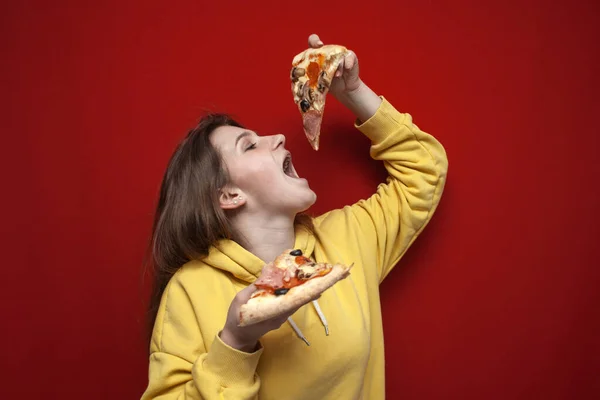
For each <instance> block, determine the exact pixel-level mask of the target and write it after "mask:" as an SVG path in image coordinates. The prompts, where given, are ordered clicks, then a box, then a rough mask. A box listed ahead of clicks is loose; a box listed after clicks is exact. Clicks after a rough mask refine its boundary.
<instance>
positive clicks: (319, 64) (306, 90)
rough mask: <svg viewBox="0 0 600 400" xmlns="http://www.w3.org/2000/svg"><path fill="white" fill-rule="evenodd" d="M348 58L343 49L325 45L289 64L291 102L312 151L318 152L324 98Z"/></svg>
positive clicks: (346, 50)
mask: <svg viewBox="0 0 600 400" xmlns="http://www.w3.org/2000/svg"><path fill="white" fill-rule="evenodd" d="M347 54H348V49H346V48H345V47H344V46H339V45H334V44H329V45H324V46H322V47H319V48H310V49H307V50H304V51H303V52H301V53H299V54H297V55H296V56H295V57H294V59H293V60H292V69H291V71H290V79H291V81H292V93H293V95H294V102H295V103H296V105H297V106H298V110H299V111H300V114H301V115H302V121H303V125H304V133H305V135H306V138H307V139H308V141H309V143H310V145H311V146H312V148H313V149H314V150H319V136H320V134H321V122H322V120H323V112H324V111H325V98H326V96H327V93H328V92H329V87H330V85H331V82H332V81H333V78H334V76H335V72H336V70H337V68H338V66H339V64H340V62H341V61H342V60H343V59H344V57H345V56H346V55H347Z"/></svg>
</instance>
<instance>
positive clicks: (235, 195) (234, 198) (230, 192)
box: [219, 187, 246, 210]
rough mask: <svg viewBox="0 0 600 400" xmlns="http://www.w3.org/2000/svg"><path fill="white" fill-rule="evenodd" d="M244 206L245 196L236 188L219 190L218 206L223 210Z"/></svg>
mask: <svg viewBox="0 0 600 400" xmlns="http://www.w3.org/2000/svg"><path fill="white" fill-rule="evenodd" d="M244 204H246V196H244V193H243V192H242V191H241V190H240V189H238V188H230V187H224V188H221V189H219V205H220V206H221V208H222V209H223V210H234V209H236V208H238V207H241V206H243V205H244Z"/></svg>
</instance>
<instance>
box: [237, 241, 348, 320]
mask: <svg viewBox="0 0 600 400" xmlns="http://www.w3.org/2000/svg"><path fill="white" fill-rule="evenodd" d="M351 268H352V265H350V266H349V267H347V266H345V265H342V264H327V263H316V262H314V261H312V260H311V259H309V258H307V257H304V256H303V255H302V252H301V251H300V250H286V251H285V252H284V253H282V254H281V255H280V256H279V257H277V258H276V259H275V260H274V261H273V262H271V263H269V264H266V265H265V266H264V267H263V270H262V272H261V274H260V276H259V277H258V279H257V280H256V281H255V282H254V285H255V286H256V288H257V290H256V291H255V292H254V293H253V294H252V296H251V297H250V299H249V300H248V301H247V302H246V303H245V304H243V305H242V306H241V308H240V324H239V325H240V326H247V325H252V324H256V323H258V322H262V321H265V320H267V319H270V318H274V317H276V316H278V315H281V314H284V313H287V312H290V311H292V310H294V309H296V308H298V307H300V306H302V305H303V304H305V303H307V302H309V301H310V300H311V299H313V298H315V297H317V296H318V295H319V294H321V293H323V292H324V291H325V290H327V289H328V288H330V287H331V286H333V285H334V284H335V283H337V282H338V281H340V280H342V279H344V278H346V277H347V276H348V275H349V274H350V272H349V271H350V269H351Z"/></svg>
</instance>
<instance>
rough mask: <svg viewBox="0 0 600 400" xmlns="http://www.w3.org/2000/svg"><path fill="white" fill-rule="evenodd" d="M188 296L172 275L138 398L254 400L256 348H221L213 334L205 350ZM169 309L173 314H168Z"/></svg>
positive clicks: (258, 354) (218, 340) (226, 346)
mask: <svg viewBox="0 0 600 400" xmlns="http://www.w3.org/2000/svg"><path fill="white" fill-rule="evenodd" d="M190 298H191V297H190V296H189V294H188V293H187V291H186V290H185V287H184V286H183V285H182V283H181V282H180V281H179V280H177V279H176V278H175V277H174V278H173V279H172V280H171V282H170V283H169V285H168V286H167V289H166V290H165V294H164V295H163V304H162V305H161V308H160V310H159V312H158V314H157V319H156V323H155V327H154V332H153V335H152V343H151V346H150V361H149V364H150V365H149V376H148V387H147V389H146V391H145V393H144V394H143V395H142V400H149V399H164V400H167V399H169V400H171V399H172V400H175V399H186V400H192V399H193V400H213V399H215V400H217V399H219V400H222V399H235V400H246V399H257V398H258V390H259V388H260V378H259V376H258V375H257V374H256V367H257V365H258V361H259V359H260V356H261V354H262V352H263V349H262V347H261V348H260V349H259V350H257V351H256V352H254V353H245V352H242V351H238V350H236V349H233V348H231V347H229V346H228V345H226V344H225V343H224V342H223V341H222V340H221V339H220V337H219V335H216V336H215V338H214V340H213V341H212V343H211V344H210V346H207V344H206V343H204V341H203V339H202V337H203V336H202V333H201V331H200V327H199V324H198V319H197V318H196V315H197V314H196V310H195V307H194V305H193V304H192V301H191V300H190ZM171 309H173V310H177V312H176V313H171V312H169V310H171ZM207 347H208V348H207Z"/></svg>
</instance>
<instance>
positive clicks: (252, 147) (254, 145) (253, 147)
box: [245, 143, 256, 151]
mask: <svg viewBox="0 0 600 400" xmlns="http://www.w3.org/2000/svg"><path fill="white" fill-rule="evenodd" d="M255 148H256V143H252V144H251V145H250V146H248V147H246V150H245V151H248V150H254V149H255Z"/></svg>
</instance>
